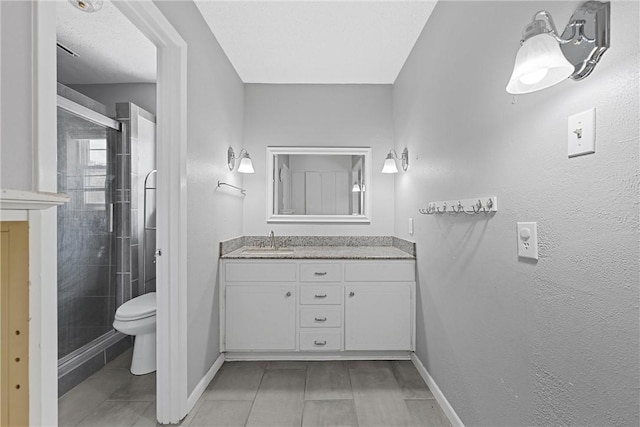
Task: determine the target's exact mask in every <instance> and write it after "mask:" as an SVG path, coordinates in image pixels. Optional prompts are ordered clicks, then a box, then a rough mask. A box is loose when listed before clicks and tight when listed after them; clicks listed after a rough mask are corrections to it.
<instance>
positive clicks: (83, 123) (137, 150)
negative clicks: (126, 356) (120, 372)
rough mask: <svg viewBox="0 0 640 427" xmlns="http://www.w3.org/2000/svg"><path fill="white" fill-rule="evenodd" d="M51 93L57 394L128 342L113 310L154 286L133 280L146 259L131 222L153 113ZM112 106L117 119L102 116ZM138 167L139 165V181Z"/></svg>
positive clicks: (149, 157)
mask: <svg viewBox="0 0 640 427" xmlns="http://www.w3.org/2000/svg"><path fill="white" fill-rule="evenodd" d="M58 93H59V95H58V183H57V184H58V192H60V193H66V194H67V195H68V196H69V197H70V201H69V203H67V204H66V205H63V206H61V207H60V208H59V210H58V390H59V395H62V394H64V393H65V392H67V391H68V390H70V389H71V388H73V387H74V386H75V385H76V384H78V383H79V382H81V381H82V380H83V379H85V378H86V377H88V376H90V375H91V374H92V373H94V372H96V371H97V370H99V369H100V368H102V366H104V365H105V364H106V363H107V362H108V361H110V360H111V359H113V358H115V357H116V356H117V355H119V354H120V353H121V352H122V351H124V350H126V349H127V348H128V347H130V346H131V337H129V336H127V335H123V334H121V333H119V332H117V331H115V330H114V329H113V320H114V316H115V312H116V309H117V307H118V306H120V305H121V304H123V303H124V302H126V301H127V300H129V299H131V298H133V297H135V296H138V295H139V294H142V293H145V292H149V291H151V290H155V280H153V281H152V282H150V283H149V282H147V283H145V281H144V280H139V279H138V277H139V276H142V277H144V276H143V275H142V274H140V270H141V267H140V266H139V265H138V264H139V263H138V259H139V258H140V256H142V257H143V259H147V258H146V257H145V256H144V254H143V253H142V250H141V249H142V248H141V246H142V245H141V244H140V242H141V241H142V240H143V239H142V236H143V230H144V229H145V228H146V227H144V226H143V225H141V226H140V227H138V224H139V223H141V222H142V220H143V219H142V218H140V217H141V216H142V209H141V206H139V205H142V197H143V194H144V193H143V192H144V190H143V189H142V188H140V189H139V190H138V187H139V186H140V187H141V186H142V179H143V178H144V177H145V175H146V173H147V172H148V171H149V170H152V169H154V168H155V118H154V117H153V116H152V115H150V114H148V113H146V112H144V111H142V110H140V111H139V109H138V107H137V106H135V105H134V104H130V103H122V104H117V108H114V109H113V110H112V111H109V110H108V108H107V107H105V106H104V105H102V104H99V103H97V102H95V101H93V100H91V99H89V98H87V97H85V96H84V95H82V94H79V93H78V92H75V91H72V90H71V89H69V88H67V87H65V86H62V85H59V87H58ZM60 94H62V95H64V96H62V95H60ZM116 109H117V112H118V116H117V117H118V120H117V121H116V120H114V119H112V118H110V117H109V115H111V116H115V112H116ZM140 112H142V113H144V114H146V116H145V117H140V116H139V113H140ZM120 114H122V115H120ZM145 126H146V127H145ZM140 129H142V130H143V133H144V135H142V137H140V135H138V131H139V130H140ZM140 165H142V166H143V167H145V168H146V169H145V171H144V174H143V175H142V179H138V168H139V166H140ZM138 199H140V201H138ZM153 202H154V203H153V205H149V206H146V205H145V206H146V210H148V211H149V213H148V215H149V216H151V215H153V216H155V200H153ZM153 237H155V236H153ZM153 240H155V239H153ZM151 245H154V246H155V242H154V241H152V242H150V245H149V246H151ZM152 250H155V247H150V248H149V252H151V251H152ZM151 255H152V252H151ZM149 264H152V263H151V262H149ZM143 265H144V264H143ZM154 267H155V265H154V264H152V267H149V266H148V265H147V269H149V270H148V274H147V277H153V279H155V268H154ZM145 285H146V286H145Z"/></svg>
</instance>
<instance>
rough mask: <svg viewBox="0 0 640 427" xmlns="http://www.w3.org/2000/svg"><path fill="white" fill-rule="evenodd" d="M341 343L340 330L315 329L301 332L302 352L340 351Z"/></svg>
mask: <svg viewBox="0 0 640 427" xmlns="http://www.w3.org/2000/svg"><path fill="white" fill-rule="evenodd" d="M341 342H342V334H341V333H340V330H335V329H329V330H323V329H315V330H311V331H300V350H303V351H308V350H311V351H323V350H332V351H335V350H340V348H341V345H340V344H341Z"/></svg>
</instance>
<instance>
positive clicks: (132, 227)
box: [116, 103, 156, 305]
mask: <svg viewBox="0 0 640 427" xmlns="http://www.w3.org/2000/svg"><path fill="white" fill-rule="evenodd" d="M116 117H117V119H118V121H120V122H122V123H123V124H124V130H123V132H124V135H123V136H124V137H123V138H122V144H121V145H120V147H119V149H118V150H117V151H116V156H118V157H119V159H121V161H118V162H117V163H118V164H119V165H121V167H120V170H119V171H118V173H117V180H116V195H117V197H116V200H117V201H116V203H121V204H122V206H123V207H124V209H117V211H119V212H123V213H124V212H127V211H128V212H129V213H130V214H129V215H127V216H126V217H125V218H122V219H121V221H119V222H118V223H117V224H120V226H118V228H117V230H116V244H117V245H118V247H119V248H120V250H121V251H120V254H121V256H120V257H119V258H118V263H117V279H116V280H117V286H118V288H117V289H118V291H119V292H118V296H117V304H118V305H120V304H122V303H124V302H125V301H127V300H129V299H131V298H135V297H136V296H138V295H142V294H145V293H147V292H153V291H155V264H154V263H153V254H154V252H155V230H148V229H149V228H152V227H153V228H154V229H155V190H146V193H147V198H146V199H147V200H146V202H147V203H146V206H147V209H146V213H147V218H146V220H145V218H144V216H143V214H144V212H145V209H144V203H145V182H144V181H145V177H146V176H147V175H148V174H149V173H150V172H151V171H153V170H154V169H155V165H156V160H155V159H156V144H155V117H154V116H153V115H152V114H151V113H149V112H147V111H145V110H143V109H142V108H140V107H138V106H137V105H135V104H132V103H118V104H116ZM147 186H148V187H153V188H155V174H152V175H151V176H150V178H149V180H148V182H147ZM145 225H146V229H147V230H145ZM143 239H146V240H143ZM143 242H145V243H144V244H143ZM143 246H145V247H146V248H147V250H146V254H144V253H143ZM143 256H144V257H146V258H145V263H144V264H146V267H147V269H146V270H147V271H146V274H143V271H142V267H143V259H142V257H143ZM144 278H146V280H144ZM145 282H146V283H145Z"/></svg>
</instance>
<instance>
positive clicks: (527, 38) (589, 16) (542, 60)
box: [507, 1, 610, 94]
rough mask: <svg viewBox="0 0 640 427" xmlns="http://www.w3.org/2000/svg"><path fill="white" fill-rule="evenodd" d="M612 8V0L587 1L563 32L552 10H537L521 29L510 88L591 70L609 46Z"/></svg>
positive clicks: (578, 76) (528, 88) (530, 87)
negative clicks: (556, 23)
mask: <svg viewBox="0 0 640 427" xmlns="http://www.w3.org/2000/svg"><path fill="white" fill-rule="evenodd" d="M609 12H610V4H609V2H599V1H587V2H585V3H583V4H582V6H580V7H579V8H578V9H577V10H576V11H575V12H574V13H573V15H572V16H571V19H570V20H569V23H568V24H567V26H566V27H565V29H564V32H563V33H562V35H559V34H558V31H557V30H556V26H555V24H554V22H553V18H552V17H551V14H550V13H549V12H547V11H546V10H541V11H539V12H537V13H536V14H535V15H534V16H533V21H532V22H531V23H529V24H528V25H527V26H526V27H525V28H524V30H523V31H522V40H520V44H521V46H520V50H518V53H517V55H516V61H515V64H514V66H513V73H512V74H511V78H510V79H509V83H508V84H507V92H509V93H511V94H524V93H530V92H535V91H538V90H541V89H545V88H548V87H550V86H553V85H555V84H558V83H560V82H562V81H564V80H565V79H567V78H571V79H573V80H582V79H584V78H585V77H587V76H588V75H589V74H591V72H592V71H593V69H594V68H595V66H596V64H597V63H598V61H599V60H600V58H601V57H602V54H603V53H604V52H605V51H606V50H607V49H608V48H609V21H610V19H609Z"/></svg>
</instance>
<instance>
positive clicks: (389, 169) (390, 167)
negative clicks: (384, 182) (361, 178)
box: [382, 153, 398, 173]
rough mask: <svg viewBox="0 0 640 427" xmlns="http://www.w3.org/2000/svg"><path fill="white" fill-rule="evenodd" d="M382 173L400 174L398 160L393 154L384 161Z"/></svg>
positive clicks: (388, 155)
mask: <svg viewBox="0 0 640 427" xmlns="http://www.w3.org/2000/svg"><path fill="white" fill-rule="evenodd" d="M382 173H398V166H397V165H396V160H395V159H394V158H393V155H392V154H391V153H389V154H387V158H386V159H384V165H382Z"/></svg>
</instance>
